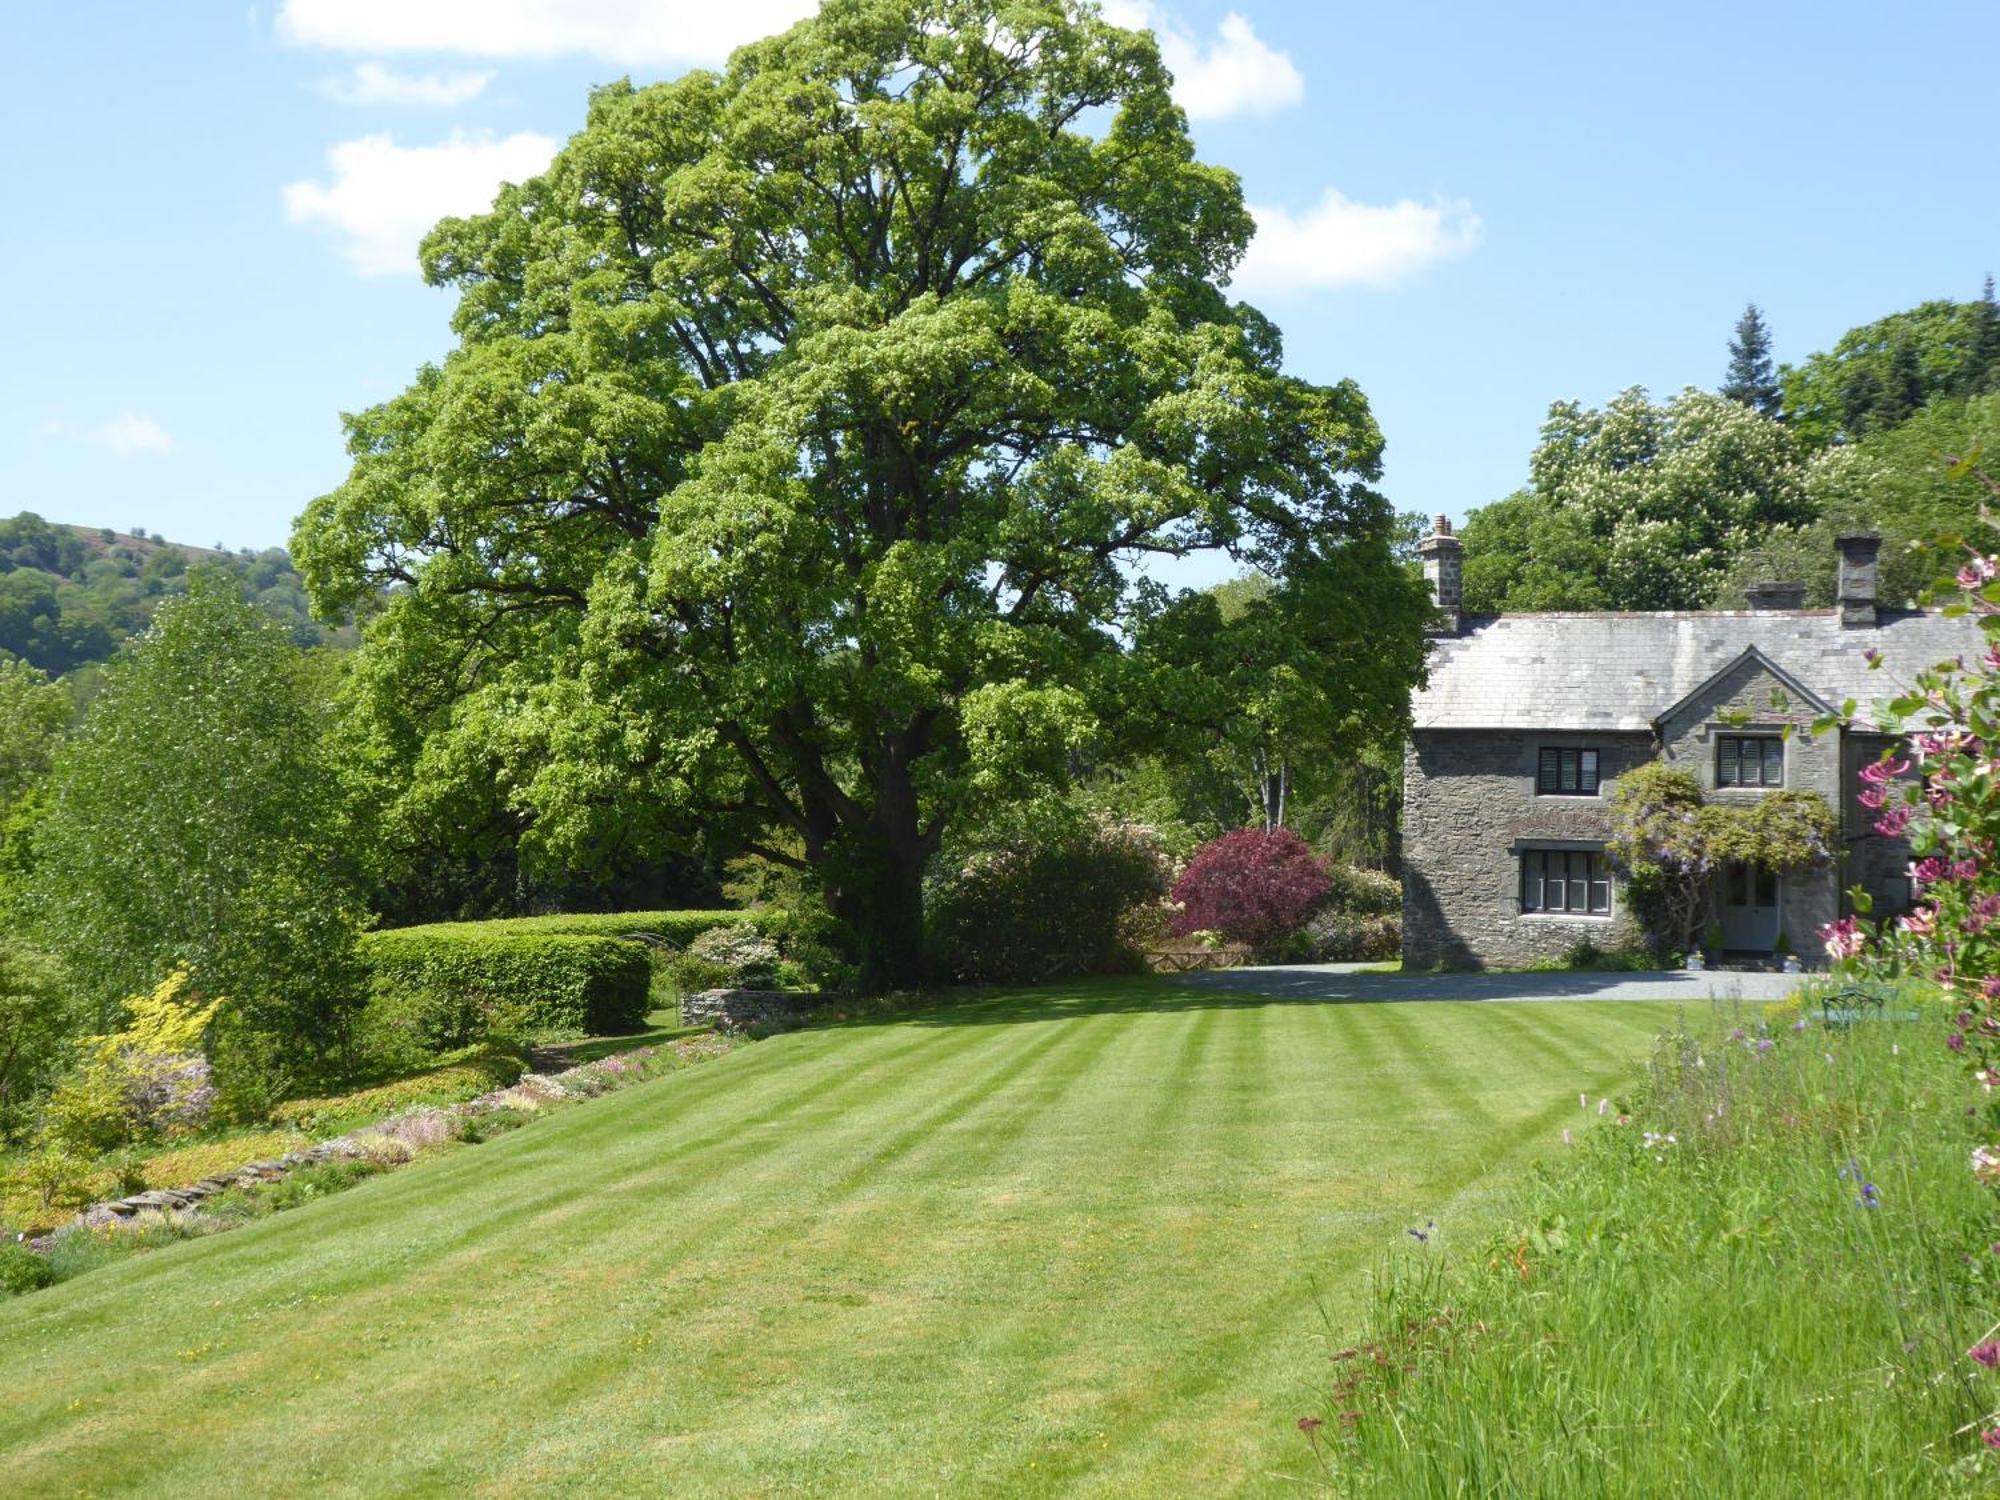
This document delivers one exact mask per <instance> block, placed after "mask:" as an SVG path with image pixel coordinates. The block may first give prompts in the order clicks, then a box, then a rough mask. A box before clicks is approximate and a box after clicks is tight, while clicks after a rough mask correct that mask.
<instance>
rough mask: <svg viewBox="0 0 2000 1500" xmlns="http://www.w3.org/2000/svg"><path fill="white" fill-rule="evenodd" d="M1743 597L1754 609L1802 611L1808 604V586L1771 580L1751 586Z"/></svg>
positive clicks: (1744, 592)
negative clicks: (1806, 603)
mask: <svg viewBox="0 0 2000 1500" xmlns="http://www.w3.org/2000/svg"><path fill="white" fill-rule="evenodd" d="M1743 595H1744V598H1745V599H1746V600H1747V601H1748V603H1749V605H1750V607H1751V608H1752V609H1801V608H1803V607H1804V605H1805V602H1806V586H1805V585H1804V584H1802V583H1790V582H1784V581H1780V580H1778V579H1771V580H1770V581H1768V582H1765V583H1753V584H1751V585H1750V586H1749V587H1748V588H1746V589H1744V591H1743Z"/></svg>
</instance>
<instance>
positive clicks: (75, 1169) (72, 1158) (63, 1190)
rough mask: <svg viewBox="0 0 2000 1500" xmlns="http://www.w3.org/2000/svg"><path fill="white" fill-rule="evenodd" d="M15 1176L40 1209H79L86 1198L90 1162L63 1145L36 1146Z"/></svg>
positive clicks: (89, 1178) (87, 1195)
mask: <svg viewBox="0 0 2000 1500" xmlns="http://www.w3.org/2000/svg"><path fill="white" fill-rule="evenodd" d="M15 1175H16V1176H17V1177H18V1178H19V1180H20V1184H21V1186H22V1187H24V1188H26V1189H27V1190H28V1192H29V1193H30V1194H32V1195H33V1197H34V1200H35V1202H36V1203H37V1204H39V1205H40V1206H41V1207H42V1208H43V1209H51V1208H82V1207H83V1206H84V1203H85V1202H86V1201H87V1199H88V1197H89V1185H90V1181H91V1170H90V1163H89V1162H87V1161H85V1160H84V1159H83V1158H82V1157H80V1156H78V1155H77V1154H76V1152H75V1151H74V1150H72V1149H71V1148H69V1147H67V1146H64V1145H60V1144H53V1145H45V1146H40V1147H38V1148H36V1149H35V1150H34V1151H32V1152H30V1153H29V1154H28V1155H27V1156H26V1157H24V1158H23V1159H22V1161H21V1165H20V1168H19V1169H18V1171H17V1172H16V1174H15Z"/></svg>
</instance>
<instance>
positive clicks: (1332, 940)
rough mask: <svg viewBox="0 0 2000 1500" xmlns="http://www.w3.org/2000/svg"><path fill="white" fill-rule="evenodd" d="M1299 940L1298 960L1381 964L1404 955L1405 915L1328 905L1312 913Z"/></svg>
mask: <svg viewBox="0 0 2000 1500" xmlns="http://www.w3.org/2000/svg"><path fill="white" fill-rule="evenodd" d="M1300 939H1301V940H1300V942H1299V943H1298V951H1297V954H1296V959H1297V961H1298V962H1301V963H1315V964H1333V963H1378V962H1382V961H1385V960H1388V959H1392V958H1397V957H1400V956H1401V954H1402V951H1403V917H1402V913H1401V912H1385V911H1356V910H1351V909H1343V908H1340V907H1329V908H1328V909H1327V910H1325V911H1322V912H1317V913H1315V914H1314V915H1313V917H1312V918H1311V920H1310V921H1308V922H1307V923H1306V925H1305V930H1304V932H1303V933H1302V934H1301V935H1300ZM1292 956H1293V955H1290V954H1288V955H1287V957H1288V958H1290V957H1292Z"/></svg>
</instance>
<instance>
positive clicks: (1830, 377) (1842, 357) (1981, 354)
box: [1779, 277, 2000, 446]
mask: <svg viewBox="0 0 2000 1500" xmlns="http://www.w3.org/2000/svg"><path fill="white" fill-rule="evenodd" d="M1779 374H1780V377H1781V378H1782V380H1783V382H1784V388H1785V420H1786V422H1787V424H1788V425H1789V426H1790V427H1791V428H1792V429H1793V430H1794V431H1795V432H1797V433H1798V434H1799V435H1800V436H1801V437H1802V438H1803V439H1804V440H1805V441H1806V442H1808V443H1810V444H1813V445H1816V446H1826V445H1829V444H1832V443H1836V442H1842V441H1848V442H1851V441H1854V440H1856V439H1859V438H1866V437H1870V436H1872V435H1874V434H1876V433H1880V432H1885V431H1887V430H1889V429H1891V428H1893V427H1895V426H1897V425H1898V424H1900V423H1902V422H1905V421H1908V420H1909V419H1910V418H1911V417H1912V416H1914V415H1915V414H1916V413H1917V412H1919V411H1921V410H1922V409H1923V408H1924V406H1925V405H1927V404H1928V403H1929V402H1931V401H1933V400H1936V399H1939V398H1952V397H1957V398H1963V397H1968V396H1979V395H1984V394H1986V393H1988V392H1991V391H1993V390H1995V389H1996V388H2000V303H1996V302H1995V300H1994V296H1993V283H1992V279H1991V278H1990V277H1989V278H1988V280H1987V283H1986V288H1985V291H1984V293H1983V295H1982V296H1981V297H1980V298H1979V300H1977V301H1974V302H1948V301H1937V302H1924V303H1920V304H1919V305H1918V306H1916V307H1913V308H1910V309H1909V310H1908V311H1906V312H1899V313H1891V314H1890V315H1889V316H1888V317H1886V318H1881V319H1878V320H1877V321H1875V322H1873V323H1868V324H1864V325H1863V326H1862V327H1859V328H1851V329H1849V330H1848V331H1847V332H1846V333H1845V334H1843V335H1841V338H1840V341H1839V342H1838V343H1836V344H1835V345H1834V346H1833V348H1832V349H1831V350H1830V351H1828V352H1826V353H1822V354H1815V355H1813V356H1811V357H1810V358H1808V359H1807V360H1806V361H1805V363H1803V364H1801V365H1798V366H1791V365H1787V366H1786V367H1785V368H1784V369H1783V370H1781V371H1780V372H1779Z"/></svg>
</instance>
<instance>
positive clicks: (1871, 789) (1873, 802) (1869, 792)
mask: <svg viewBox="0 0 2000 1500" xmlns="http://www.w3.org/2000/svg"><path fill="white" fill-rule="evenodd" d="M1854 800H1855V801H1856V802H1859V803H1860V804H1861V805H1862V806H1863V807H1865V808H1867V809H1868V810H1869V811H1870V812H1875V811H1877V810H1879V809H1880V808H1881V806H1882V804H1883V803H1884V802H1887V801H1888V800H1889V789H1888V788H1887V787H1884V786H1865V787H1863V788H1862V789H1861V790H1860V791H1859V792H1857V793H1856V794H1855V798H1854Z"/></svg>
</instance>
